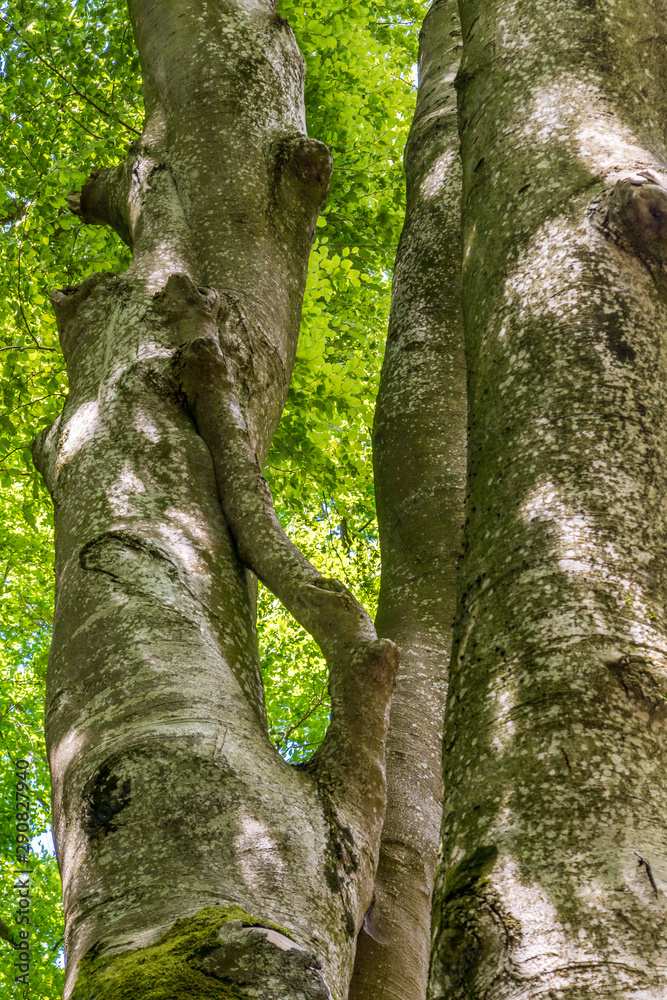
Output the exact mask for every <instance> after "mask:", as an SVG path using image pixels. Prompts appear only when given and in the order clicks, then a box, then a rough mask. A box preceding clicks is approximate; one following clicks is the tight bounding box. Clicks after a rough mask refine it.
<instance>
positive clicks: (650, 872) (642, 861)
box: [635, 851, 658, 896]
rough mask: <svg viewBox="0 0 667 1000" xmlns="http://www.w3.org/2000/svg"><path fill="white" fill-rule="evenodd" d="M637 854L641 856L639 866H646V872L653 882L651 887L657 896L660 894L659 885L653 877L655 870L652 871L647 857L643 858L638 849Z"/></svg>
mask: <svg viewBox="0 0 667 1000" xmlns="http://www.w3.org/2000/svg"><path fill="white" fill-rule="evenodd" d="M635 856H636V857H638V858H639V861H638V862H637V868H645V869H646V874H647V876H648V880H649V882H650V883H651V888H652V889H653V892H654V893H655V895H656V896H657V895H658V887H657V885H656V884H655V879H654V878H653V872H652V871H651V866H650V864H649V863H648V861H646V859H645V858H642V856H641V855H640V854H637V852H636V851H635Z"/></svg>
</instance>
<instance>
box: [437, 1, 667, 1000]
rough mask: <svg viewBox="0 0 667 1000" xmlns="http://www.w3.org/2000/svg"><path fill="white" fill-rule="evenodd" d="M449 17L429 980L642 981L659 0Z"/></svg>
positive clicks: (656, 724) (600, 986) (654, 613)
mask: <svg viewBox="0 0 667 1000" xmlns="http://www.w3.org/2000/svg"><path fill="white" fill-rule="evenodd" d="M461 14H462V30H463V41H464V47H463V57H462V63H461V68H460V70H459V74H458V78H457V88H458V93H459V115H460V131H461V143H462V161H463V202H462V204H463V260H464V265H463V309H464V319H465V336H466V353H467V359H468V366H469V447H468V469H469V473H468V475H469V484H468V486H469V496H468V502H467V519H466V527H465V537H464V555H463V561H462V565H461V569H460V578H459V589H458V610H457V619H456V626H455V648H454V656H453V659H452V665H451V672H450V687H449V694H448V701H447V713H446V719H445V735H444V760H445V770H444V784H445V805H444V819H443V856H442V864H441V866H440V868H439V872H438V877H437V881H436V891H435V902H434V928H433V929H434V947H433V956H432V966H431V974H430V986H429V996H430V997H431V1000H436V998H445V997H446V998H447V1000H457V998H461V1000H463V998H465V1000H473V998H475V1000H477V998H479V1000H481V998H485V1000H486V998H491V997H492V998H493V1000H504V998H508V1000H509V998H512V1000H514V998H516V1000H518V998H520V997H521V998H528V997H530V998H531V1000H534V998H537V997H549V998H552V1000H556V998H558V1000H565V998H567V1000H584V998H591V1000H593V998H595V1000H607V998H609V1000H610V998H624V1000H629V998H639V997H642V998H649V997H650V998H655V1000H658V998H662V997H664V996H665V995H667V948H666V945H665V937H664V932H663V930H664V922H665V912H666V902H665V900H666V895H665V893H666V891H667V838H666V830H665V812H666V810H667V784H666V783H665V774H666V773H667V757H666V755H667V739H666V735H667V732H666V728H665V727H666V725H667V711H666V709H665V705H666V698H667V673H666V655H667V632H666V629H667V622H666V618H665V615H666V608H665V582H664V581H665V572H666V565H665V560H666V555H667V553H666V549H665V538H666V537H667V534H666V529H667V525H666V524H665V514H666V510H667V508H666V506H665V487H666V482H665V477H666V470H667V464H666V461H665V459H666V450H667V448H666V446H667V441H666V439H665V435H666V433H667V431H666V428H667V424H666V422H665V416H664V409H665V398H666V395H667V368H666V355H665V337H666V334H667V299H666V291H667V284H666V282H665V263H666V261H667V160H666V156H667V150H666V148H665V140H666V134H665V121H667V115H666V113H665V112H666V111H667V61H666V60H665V56H664V52H665V23H667V6H666V5H665V3H664V2H662V0H658V2H648V0H635V2H633V3H632V4H630V3H629V2H625V0H599V2H585V3H584V2H580V0H557V2H556V0H539V2H538V0H520V2H516V0H496V2H494V3H488V2H483V0H466V2H464V3H462V4H461ZM446 44H447V43H446V39H445V38H444V37H443V38H442V46H443V51H444V49H445V47H446Z"/></svg>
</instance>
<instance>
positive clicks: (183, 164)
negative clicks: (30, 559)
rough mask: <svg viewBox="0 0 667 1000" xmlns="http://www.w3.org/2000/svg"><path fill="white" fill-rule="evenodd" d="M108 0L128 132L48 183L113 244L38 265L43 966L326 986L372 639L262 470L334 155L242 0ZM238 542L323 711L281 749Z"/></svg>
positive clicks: (367, 887)
mask: <svg viewBox="0 0 667 1000" xmlns="http://www.w3.org/2000/svg"><path fill="white" fill-rule="evenodd" d="M129 9H130V17H131V20H132V25H133V29H134V34H135V39H136V41H137V45H138V48H139V53H140V56H141V61H142V69H143V79H144V91H145V104H146V122H145V126H144V131H143V134H142V137H141V139H140V140H139V141H138V142H137V143H135V144H134V145H133V146H132V147H131V148H130V150H129V151H128V156H127V159H126V160H125V161H124V162H123V163H122V164H120V165H119V167H118V168H116V169H114V170H102V171H100V172H98V173H97V174H96V175H94V176H93V177H91V178H90V179H89V181H88V182H87V183H86V185H85V186H84V188H83V190H82V191H81V192H80V194H79V195H72V196H71V198H70V204H71V207H72V209H73V210H74V211H76V212H77V213H78V214H79V215H80V216H81V217H82V219H83V220H84V221H86V222H89V223H91V224H108V225H111V226H113V227H114V228H115V229H116V231H117V232H118V233H119V235H120V236H121V238H123V239H124V240H125V241H126V242H127V243H128V244H129V245H130V246H131V249H132V263H131V266H130V268H129V269H128V271H127V272H125V273H124V274H122V275H109V274H104V275H94V276H93V277H91V278H89V279H88V280H87V281H85V282H84V283H83V284H82V285H81V286H79V287H75V288H67V289H63V290H60V291H57V292H55V293H54V294H53V296H52V300H53V304H54V308H55V311H56V317H57V320H58V327H59V333H60V338H61V343H62V346H63V351H64V354H65V359H66V362H67V368H68V375H69V384H70V393H69V396H68V399H67V402H66V405H65V408H64V410H63V412H62V414H61V415H60V417H59V418H58V420H56V422H55V423H54V424H53V425H52V427H51V428H49V429H48V430H47V431H45V432H43V433H42V434H41V435H40V436H39V438H38V440H37V442H36V444H35V448H34V455H35V461H36V464H37V466H38V468H39V469H40V471H41V472H42V474H43V476H44V478H45V481H46V483H47V485H48V487H49V489H50V491H51V494H52V497H53V501H54V507H55V523H56V608H55V620H54V638H53V645H52V649H51V655H50V661H49V670H48V677H47V705H46V740H47V748H48V752H49V760H50V765H51V772H52V781H53V831H54V840H55V843H56V849H57V854H58V862H59V866H60V871H61V875H62V879H63V891H64V908H65V920H66V948H67V982H66V990H65V995H66V997H69V996H73V997H74V998H75V1000H79V998H80V1000H87V998H90V1000H93V998H95V1000H99V997H100V996H108V997H110V998H111V997H121V996H126V995H130V994H133V993H135V992H136V993H138V994H141V992H142V990H143V991H144V992H145V993H147V994H148V993H150V996H152V997H159V996H164V997H165V1000H166V998H171V997H173V996H174V995H178V997H179V1000H187V998H189V997H193V998H194V997H199V996H200V995H201V994H202V992H203V991H204V990H208V989H209V988H213V987H212V986H211V981H212V980H214V981H215V982H216V983H218V986H219V989H220V990H222V991H223V992H222V993H221V995H225V996H230V997H231V996H233V997H234V998H235V1000H236V998H238V1000H243V998H247V1000H250V998H252V997H262V998H265V1000H266V998H275V1000H278V998H284V1000H288V998H289V1000H295V998H296V997H299V998H302V1000H315V998H318V1000H326V998H329V997H331V996H332V995H333V996H336V997H344V996H345V994H346V992H347V985H348V981H349V978H350V975H351V972H352V962H353V958H354V950H355V939H356V935H357V933H358V931H359V929H360V927H361V924H362V922H363V919H364V914H365V913H366V911H367V909H368V907H369V905H370V902H371V897H372V891H373V878H374V873H375V868H376V864H377V855H378V850H379V839H380V832H381V827H382V819H383V814H384V806H385V775H384V742H385V734H386V729H387V725H388V716H389V701H390V698H391V693H392V690H393V684H394V675H395V671H396V667H397V655H396V650H395V647H394V645H393V644H392V643H391V642H389V641H379V640H377V638H376V634H375V631H374V628H373V626H372V623H371V622H370V620H369V619H368V616H367V615H366V613H365V612H364V611H363V609H361V608H360V606H359V605H358V604H357V602H356V601H355V600H354V599H353V597H352V596H351V595H350V594H349V593H348V592H347V591H346V590H345V588H344V587H342V586H341V585H340V584H337V582H336V581H330V580H325V579H323V578H322V577H321V576H320V574H319V573H317V571H316V570H315V569H314V568H313V567H312V566H310V564H309V563H307V561H306V560H305V559H304V558H303V557H302V556H301V554H300V553H299V552H298V551H297V550H296V549H295V548H294V547H293V546H292V545H291V543H290V542H289V540H288V539H287V538H286V537H285V535H284V533H283V532H282V529H281V528H280V525H279V523H278V521H277V519H276V518H275V514H274V513H273V508H272V502H271V497H270V493H269V491H268V488H267V487H266V484H265V483H264V481H263V480H262V477H261V464H262V461H263V459H264V457H265V456H266V452H267V450H268V447H269V444H270V440H271V436H272V434H273V431H274V429H275V425H276V423H277V420H278V418H279V415H280V411H281V409H282V406H283V403H284V399H285V394H286V392H287V386H288V382H289V377H290V373H291V369H292V365H293V361H294V353H295V348H296V340H297V335H298V327H299V316H300V309H301V299H302V295H303V287H304V281H305V275H306V268H307V260H308V254H309V249H310V243H311V238H312V232H313V227H314V224H315V219H316V216H317V211H318V208H319V205H320V204H321V201H322V199H323V198H324V196H325V194H326V191H327V187H328V181H329V175H330V171H331V158H330V155H329V153H328V150H327V149H326V147H324V146H323V145H322V144H321V143H319V142H316V141H314V140H311V139H309V138H308V137H307V136H306V134H305V120H304V108H303V76H304V64H303V59H302V57H301V54H300V53H299V51H298V48H297V46H296V43H295V41H294V37H293V35H292V32H291V30H290V28H289V25H288V24H287V23H286V22H285V21H284V20H283V19H282V18H281V17H280V16H279V15H278V14H276V13H275V11H274V10H273V7H272V6H271V4H270V3H269V2H255V0H215V2H210V3H208V4H206V5H205V6H204V7H202V5H201V4H199V3H195V2H194V0H157V2H151V3H147V2H145V0H130V4H129ZM247 567H248V568H250V569H252V570H253V571H254V572H255V573H256V574H257V575H258V576H260V578H262V579H263V580H264V581H265V582H266V584H267V586H269V587H270V588H272V589H274V591H275V592H276V593H278V594H279V596H281V598H282V599H283V600H285V602H286V603H287V604H288V606H289V607H290V608H291V610H292V611H293V612H294V613H295V614H296V616H297V617H298V618H299V620H300V621H302V622H303V623H304V624H305V625H306V627H307V628H309V629H310V630H311V631H312V632H313V634H314V635H315V637H316V638H317V640H318V641H319V642H320V644H321V645H322V648H323V651H324V653H325V656H326V657H327V660H328V663H329V666H330V690H331V696H332V722H331V726H330V728H329V731H328V733H327V737H326V740H325V743H324V745H323V747H322V750H321V752H320V753H319V754H318V755H317V756H316V757H315V758H314V759H313V760H312V761H311V762H310V763H309V764H308V765H307V766H306V767H303V768H301V769H295V768H293V767H290V766H288V765H287V764H286V763H285V762H284V761H283V760H282V759H281V758H280V756H279V755H278V753H277V752H276V751H275V749H274V748H273V747H272V746H271V744H270V742H269V739H268V735H267V731H266V719H265V712H264V705H263V694H262V685H261V677H260V674H259V668H258V662H257V641H256V634H255V625H254V615H253V593H252V591H253V588H252V578H251V576H250V574H249V572H248V568H247ZM176 955H178V956H179V958H178V970H179V971H178V975H179V977H180V978H179V980H178V985H176V984H175V981H174V975H175V966H174V965H173V963H174V962H175V961H176V959H175V957H174V956H176ZM218 986H216V987H215V988H216V989H217V988H218ZM176 990H178V992H177V994H175V991H176ZM225 990H226V991H227V992H224V991H225ZM207 995H208V994H207Z"/></svg>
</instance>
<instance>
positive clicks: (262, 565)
mask: <svg viewBox="0 0 667 1000" xmlns="http://www.w3.org/2000/svg"><path fill="white" fill-rule="evenodd" d="M160 299H161V302H160V307H161V308H162V309H164V310H165V312H166V314H167V315H168V316H169V318H170V321H171V322H174V320H175V316H176V315H178V317H179V318H178V319H176V324H177V327H178V329H179V333H180V335H181V336H185V337H186V338H187V340H186V342H185V343H184V345H183V346H182V347H181V348H180V350H179V353H178V362H177V367H178V378H179V382H180V387H181V391H182V392H183V394H184V396H185V399H186V401H187V405H188V408H189V410H190V413H191V414H192V417H193V419H194V421H195V423H196V425H197V429H198V431H199V433H200V434H201V436H202V438H203V439H204V441H205V442H206V444H207V446H208V448H209V451H210V453H211V456H212V458H213V464H214V469H215V475H216V481H217V485H218V492H219V495H220V502H221V505H222V509H223V511H224V513H225V516H226V517H227V520H228V522H229V525H230V528H231V530H232V533H233V535H234V538H235V540H236V544H237V547H238V552H239V555H240V557H241V559H242V560H243V562H244V563H245V564H246V566H248V567H249V569H251V570H252V571H253V572H254V573H255V574H256V575H257V576H258V577H259V579H260V580H261V581H262V582H263V583H264V584H265V586H267V587H268V589H269V590H271V592H272V593H274V594H275V595H276V597H278V598H279V599H280V600H281V601H282V603H283V604H284V605H285V607H286V608H287V610H288V611H289V612H290V613H291V614H292V615H293V616H294V618H295V619H296V620H297V621H298V622H299V624H300V625H302V626H303V627H304V628H305V629H306V630H307V631H308V632H309V633H310V634H311V635H312V636H313V638H314V639H315V641H316V642H317V643H318V645H319V646H320V648H321V650H322V652H323V654H324V656H325V658H326V660H327V663H328V665H329V690H330V693H331V707H332V719H331V724H330V726H329V730H328V732H327V736H326V737H325V741H324V743H323V744H322V747H321V748H320V750H319V752H318V754H317V760H318V763H319V764H320V765H323V764H324V763H325V762H327V764H328V765H333V766H335V767H336V768H337V769H340V768H345V767H348V766H350V765H352V764H353V763H354V764H356V765H357V766H359V765H360V764H361V763H362V760H361V758H364V759H365V760H366V761H367V762H371V761H375V762H376V763H377V762H378V760H380V759H381V760H382V763H383V760H384V741H385V736H386V729H387V721H388V708H389V702H390V699H391V694H392V691H393V687H394V679H395V675H396V670H397V668H398V651H397V649H396V646H395V645H394V644H393V643H392V642H390V641H389V640H385V639H378V637H377V634H376V632H375V628H374V626H373V623H372V621H371V619H370V617H369V615H368V613H367V612H366V611H365V610H364V608H362V606H361V605H360V604H359V602H358V601H357V600H356V599H355V598H354V597H353V595H352V594H351V593H350V591H349V590H348V589H347V588H346V587H345V586H344V585H343V584H342V583H340V582H339V581H338V580H333V579H328V578H326V577H324V576H322V574H321V573H319V572H318V570H316V569H315V567H314V566H313V565H312V564H311V563H310V562H309V561H308V560H307V559H306V557H305V556H304V555H303V553H302V552H301V551H300V550H299V549H298V548H297V547H296V546H295V545H294V544H293V543H292V542H291V541H290V539H289V538H288V537H287V535H286V534H285V531H284V529H283V527H282V525H281V524H280V522H279V520H278V518H277V516H276V513H275V510H274V506H273V499H272V496H271V491H270V489H269V487H268V484H267V483H266V480H265V479H264V478H263V476H262V473H261V469H260V466H259V462H258V460H257V456H256V454H255V451H254V448H253V447H252V444H251V442H250V438H249V435H248V429H247V427H246V423H245V419H244V416H243V413H242V410H241V406H240V403H239V399H238V393H237V391H236V386H235V384H234V380H233V377H232V374H231V370H230V367H229V365H228V362H227V359H226V358H225V356H224V355H223V353H222V351H221V350H220V346H219V340H218V329H217V320H218V314H219V312H220V311H221V309H222V311H223V321H224V313H225V311H227V312H229V306H228V305H227V304H226V302H225V301H224V300H223V299H221V297H220V296H219V295H218V294H217V293H214V292H213V291H212V290H211V289H204V288H197V287H196V286H195V285H194V283H193V282H192V281H191V279H190V278H189V277H188V276H186V275H183V274H178V275H172V276H171V278H170V279H169V281H168V283H167V286H166V288H165V291H164V292H163V293H162V295H161V296H160ZM382 779H384V774H382ZM383 794H384V793H383Z"/></svg>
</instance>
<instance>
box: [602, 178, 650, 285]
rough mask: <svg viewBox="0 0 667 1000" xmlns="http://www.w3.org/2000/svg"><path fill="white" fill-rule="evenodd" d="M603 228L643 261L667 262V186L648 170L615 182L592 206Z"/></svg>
mask: <svg viewBox="0 0 667 1000" xmlns="http://www.w3.org/2000/svg"><path fill="white" fill-rule="evenodd" d="M594 212H595V215H597V216H598V218H599V220H600V224H601V227H602V229H603V230H604V231H605V232H606V233H607V235H609V236H610V237H611V238H612V239H613V240H614V241H615V242H616V243H618V245H619V246H621V247H622V248H623V249H624V250H626V251H627V252H629V253H633V254H635V255H636V256H637V257H639V258H640V259H641V260H643V261H644V263H646V264H649V265H653V266H659V267H661V266H662V265H664V264H665V262H667V187H665V186H663V183H662V180H661V178H659V177H658V176H657V174H654V173H652V171H649V170H643V171H640V172H639V173H637V174H633V175H632V176H631V177H627V178H625V179H624V180H621V181H618V182H617V183H616V184H615V185H614V187H612V188H611V189H610V190H608V191H607V192H605V193H604V194H603V196H602V198H601V199H600V200H599V201H598V202H597V204H596V205H595V208H594Z"/></svg>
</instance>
